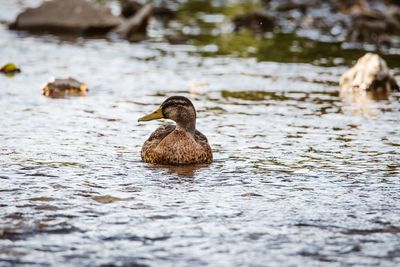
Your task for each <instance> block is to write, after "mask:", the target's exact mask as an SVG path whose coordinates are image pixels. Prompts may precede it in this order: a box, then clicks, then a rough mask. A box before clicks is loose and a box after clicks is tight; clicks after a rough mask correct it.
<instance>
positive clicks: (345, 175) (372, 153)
mask: <svg viewBox="0 0 400 267" xmlns="http://www.w3.org/2000/svg"><path fill="white" fill-rule="evenodd" d="M32 2H33V1H32ZM0 3H1V5H0V9H2V10H3V7H6V10H7V12H3V11H1V16H2V17H1V18H2V19H3V20H9V19H11V18H13V17H14V16H15V14H16V13H17V12H18V11H19V10H20V8H21V6H20V5H19V4H18V5H17V4H15V3H13V1H10V2H8V1H7V3H6V1H1V2H0ZM0 47H1V50H0V61H1V62H4V61H9V60H11V61H15V62H17V63H18V64H19V65H20V66H21V68H22V71H23V72H22V73H21V74H19V75H16V76H14V77H7V76H4V75H1V76H0V84H1V87H0V113H1V115H0V116H1V120H0V142H1V146H0V266H13V265H15V264H17V265H18V264H21V265H22V264H26V265H27V266H47V265H53V266H60V265H66V266H99V265H103V264H113V265H117V266H141V265H149V266H199V265H213V266H249V265H251V266H321V265H323V266H351V265H354V266H378V265H379V266H396V265H398V264H400V234H399V232H400V215H399V214H400V206H399V203H400V202H399V201H400V181H399V177H400V175H399V173H400V167H399V162H400V154H399V147H400V135H399V133H400V104H399V99H400V97H399V95H394V96H392V98H391V99H390V100H389V101H381V102H378V103H374V102H365V103H362V104H360V105H353V106H350V105H348V104H346V103H343V102H341V100H340V98H339V96H338V93H337V91H338V88H337V81H338V79H339V77H340V74H341V73H343V71H344V70H345V66H338V67H331V68H326V67H317V66H313V65H309V64H298V63H296V64H288V63H284V64H283V63H274V62H257V61H256V60H254V59H249V58H248V59H239V58H230V57H214V58H211V57H208V58H204V57H201V56H199V55H198V54H196V53H195V50H196V48H195V47H192V46H170V45H166V44H164V43H155V42H147V43H146V42H144V43H140V44H129V43H126V42H109V41H106V40H83V39H82V40H77V41H76V42H66V41H60V40H59V39H57V38H54V37H49V36H37V37H34V36H29V35H26V34H21V33H15V32H9V31H8V30H7V29H6V26H5V25H4V24H2V25H0ZM397 72H398V69H397ZM52 76H56V77H58V76H61V77H63V76H73V77H75V78H77V79H79V80H82V81H85V82H87V84H88V87H89V88H90V91H89V93H88V95H87V96H86V97H71V98H64V99H50V98H46V97H44V96H42V95H41V92H40V87H41V85H42V84H43V83H45V82H46V81H47V80H48V79H49V78H50V77H52ZM176 94H179V95H184V96H187V97H189V98H190V99H192V100H193V102H194V104H195V106H196V108H197V110H198V123H197V125H198V129H199V130H200V131H202V132H203V133H205V134H206V135H207V136H208V138H209V141H210V143H211V145H212V148H213V150H214V156H215V162H214V163H213V164H212V165H210V166H206V167H196V168H195V167H180V168H167V167H159V166H152V165H148V164H145V163H143V162H141V160H140V149H141V145H142V144H143V142H144V141H145V139H146V138H147V137H148V136H149V135H150V133H151V132H152V131H153V130H154V129H155V128H156V127H157V126H158V125H159V124H162V123H166V122H149V123H145V124H138V123H137V118H138V117H140V116H142V115H144V114H145V113H147V112H149V111H151V110H153V109H154V108H155V107H156V106H157V105H158V104H159V103H161V102H162V101H163V100H164V99H165V98H166V97H167V96H171V95H176ZM135 264H137V265H135Z"/></svg>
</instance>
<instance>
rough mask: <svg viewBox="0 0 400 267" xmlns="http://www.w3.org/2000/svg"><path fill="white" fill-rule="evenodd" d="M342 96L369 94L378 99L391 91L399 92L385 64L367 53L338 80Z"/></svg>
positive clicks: (377, 56)
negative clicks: (347, 94)
mask: <svg viewBox="0 0 400 267" xmlns="http://www.w3.org/2000/svg"><path fill="white" fill-rule="evenodd" d="M339 85H340V89H341V93H342V94H346V93H363V92H371V93H372V94H374V95H375V96H376V97H374V98H379V94H382V95H387V94H388V93H390V92H391V91H399V86H398V85H397V82H396V80H395V78H394V77H393V75H392V74H391V73H390V70H389V68H388V66H387V65H386V62H385V61H384V60H383V59H382V58H381V57H380V56H379V55H377V54H372V53H367V54H365V55H364V56H362V57H361V58H360V59H358V60H357V63H356V64H355V65H354V66H353V67H352V68H350V69H349V70H348V71H346V72H345V73H344V74H343V75H342V77H341V78H340V83H339Z"/></svg>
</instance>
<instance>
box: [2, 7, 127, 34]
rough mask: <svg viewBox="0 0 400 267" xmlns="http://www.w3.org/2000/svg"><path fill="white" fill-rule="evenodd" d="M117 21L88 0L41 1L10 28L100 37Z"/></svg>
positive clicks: (117, 19) (117, 20)
mask: <svg viewBox="0 0 400 267" xmlns="http://www.w3.org/2000/svg"><path fill="white" fill-rule="evenodd" d="M120 22H121V18H119V17H116V16H114V15H112V14H111V11H110V10H109V9H108V8H106V7H104V6H101V5H98V4H96V3H95V2H90V1H88V0H52V1H45V2H44V3H43V4H42V5H41V6H39V7H37V8H28V9H26V10H25V11H23V12H22V13H21V14H19V15H18V16H17V18H16V20H15V22H14V23H12V24H11V25H10V29H14V30H27V31H45V32H55V33H66V32H67V33H75V34H104V33H107V32H108V31H110V30H111V29H112V28H114V27H116V26H118V25H119V24H120Z"/></svg>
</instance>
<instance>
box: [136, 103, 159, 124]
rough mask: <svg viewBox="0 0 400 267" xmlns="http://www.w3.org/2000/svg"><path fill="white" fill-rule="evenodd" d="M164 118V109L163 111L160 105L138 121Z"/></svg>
mask: <svg viewBox="0 0 400 267" xmlns="http://www.w3.org/2000/svg"><path fill="white" fill-rule="evenodd" d="M162 118H164V116H163V114H162V111H161V106H159V107H158V109H156V110H155V111H153V112H152V113H150V114H147V115H145V116H143V117H141V118H140V119H139V120H138V121H152V120H158V119H162Z"/></svg>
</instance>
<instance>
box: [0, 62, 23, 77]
mask: <svg viewBox="0 0 400 267" xmlns="http://www.w3.org/2000/svg"><path fill="white" fill-rule="evenodd" d="M0 72H2V73H4V74H11V75H12V74H15V73H18V72H21V69H20V68H18V67H17V65H15V63H7V64H5V65H4V66H3V67H1V68H0Z"/></svg>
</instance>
